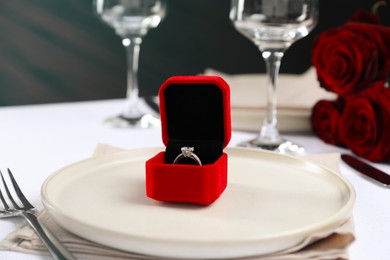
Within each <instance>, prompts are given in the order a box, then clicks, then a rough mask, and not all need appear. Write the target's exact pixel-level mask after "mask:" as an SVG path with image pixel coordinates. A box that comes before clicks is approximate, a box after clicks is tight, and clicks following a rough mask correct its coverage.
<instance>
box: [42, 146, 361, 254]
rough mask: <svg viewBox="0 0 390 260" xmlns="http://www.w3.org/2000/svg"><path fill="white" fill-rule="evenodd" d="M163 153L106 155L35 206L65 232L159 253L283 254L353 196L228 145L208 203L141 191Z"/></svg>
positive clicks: (298, 164) (334, 181)
mask: <svg viewBox="0 0 390 260" xmlns="http://www.w3.org/2000/svg"><path fill="white" fill-rule="evenodd" d="M160 150H161V149H155V148H147V149H138V150H130V151H125V152H119V153H114V154H111V155H104V156H101V157H96V158H92V159H88V160H84V161H81V162H78V163H75V164H73V165H70V166H68V167H65V168H63V169H61V170H59V171H57V172H55V173H54V174H53V175H51V176H50V177H49V178H48V179H47V180H46V181H45V183H44V184H43V187H42V199H43V203H44V205H45V207H46V209H47V210H48V212H49V213H50V214H51V215H52V217H53V218H54V219H55V220H56V221H57V223H58V224H59V225H61V226H63V227H64V228H66V229H68V230H69V231H71V232H73V233H75V234H77V235H79V236H81V237H84V238H86V239H89V240H92V241H95V242H97V243H101V244H104V245H108V246H111V247H114V248H118V249H122V250H126V251H132V252H137V253H143V254H151V255H155V256H160V257H178V258H179V257H184V258H214V259H216V258H237V257H244V256H253V255H264V254H268V253H273V252H277V251H280V250H283V249H287V248H289V247H291V246H294V245H296V244H298V243H299V242H301V241H302V240H303V239H305V238H306V237H308V236H309V235H310V234H312V233H313V232H318V231H326V230H330V229H333V228H335V227H337V226H339V225H340V224H342V223H343V222H345V221H346V220H347V219H348V218H349V217H350V215H351V212H352V208H353V204H354V201H355V193H354V190H353V188H352V187H351V185H350V184H349V183H348V182H347V181H345V179H343V178H342V177H341V176H339V175H337V174H336V173H333V172H332V171H330V170H328V169H326V168H322V167H319V166H317V165H315V164H312V163H309V162H307V161H305V160H302V159H299V158H295V157H289V156H284V155H280V154H276V153H271V152H265V151H258V150H249V149H241V148H229V149H226V152H227V153H228V155H229V179H228V186H227V188H226V190H225V192H224V193H223V194H222V196H221V197H220V198H219V199H218V200H217V201H216V202H214V203H213V204H212V205H210V206H196V205H185V204H172V203H162V202H157V201H154V200H152V199H149V198H148V197H146V195H145V170H144V169H145V161H146V160H147V159H148V158H150V157H151V156H153V155H154V154H156V153H157V152H159V151H160Z"/></svg>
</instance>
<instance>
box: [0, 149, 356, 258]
mask: <svg viewBox="0 0 390 260" xmlns="http://www.w3.org/2000/svg"><path fill="white" fill-rule="evenodd" d="M119 151H122V149H119V148H116V147H112V146H109V145H98V146H97V147H96V149H95V151H94V153H93V156H100V155H103V154H108V153H114V152H119ZM307 159H308V160H310V161H313V162H315V163H317V164H323V165H325V166H326V167H328V168H330V169H332V170H334V171H336V172H338V163H339V155H338V154H323V155H310V156H307ZM39 220H40V221H41V223H43V224H44V225H45V226H46V227H47V228H48V229H49V230H51V231H52V232H53V233H54V234H56V236H57V237H58V239H59V240H60V241H61V242H62V243H63V244H64V245H65V247H67V248H68V249H69V250H70V251H71V252H72V253H73V254H74V255H75V256H76V257H77V258H78V259H94V260H106V259H107V260H108V259H118V260H121V259H161V257H158V258H156V257H152V256H147V255H140V254H137V253H131V252H124V251H120V250H117V249H113V248H110V247H107V246H103V245H100V244H97V243H95V242H91V241H88V240H85V239H83V238H81V237H78V236H76V235H74V234H72V233H70V232H68V231H66V230H65V229H63V228H61V227H60V226H59V225H57V224H56V223H55V222H54V220H53V219H52V218H51V217H50V215H49V214H48V213H47V212H46V211H45V210H43V211H42V212H40V214H39ZM353 240H354V227H353V221H352V219H349V220H348V221H347V222H346V223H344V224H343V225H341V226H340V227H338V228H336V229H335V230H333V231H331V232H322V233H317V234H313V235H312V236H311V237H309V238H307V239H306V240H305V241H302V242H301V243H300V244H299V245H296V246H294V247H293V248H289V249H287V250H284V251H283V252H278V253H277V254H272V255H268V256H259V257H247V258H243V259H247V260H255V259H256V260H276V259H277V260H293V259H313V260H326V259H329V260H330V259H348V254H347V247H348V246H349V245H350V244H351V243H352V241H353ZM0 249H1V250H12V251H17V252H23V253H31V254H41V255H48V254H49V253H48V251H47V250H46V248H45V246H44V245H43V244H42V242H41V240H40V239H39V238H38V237H37V235H36V234H35V232H34V231H33V230H32V229H31V228H30V226H29V225H27V224H26V225H23V226H22V227H21V228H20V229H18V230H16V231H14V232H12V233H10V234H9V235H8V236H7V237H5V238H4V239H3V240H2V241H1V242H0Z"/></svg>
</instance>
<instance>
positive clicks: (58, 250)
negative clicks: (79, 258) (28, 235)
mask: <svg viewBox="0 0 390 260" xmlns="http://www.w3.org/2000/svg"><path fill="white" fill-rule="evenodd" d="M0 175H1V179H2V182H3V187H4V190H5V193H3V191H1V186H0V201H1V204H2V205H3V208H0V218H5V217H14V216H23V217H24V218H26V220H27V222H28V223H29V224H30V225H31V227H32V228H33V229H34V230H35V232H36V233H37V234H38V236H39V237H40V238H41V239H42V241H43V243H44V244H45V245H46V247H47V248H48V249H49V251H50V253H51V254H52V255H53V257H54V258H55V259H58V260H73V259H76V258H74V256H72V254H71V253H70V252H69V251H68V250H67V249H66V248H65V247H64V246H63V245H62V244H61V243H60V242H59V241H58V240H57V239H56V238H55V236H54V235H53V234H52V233H51V232H49V231H48V230H47V229H46V228H45V227H43V226H42V225H41V224H40V222H39V221H38V218H37V217H36V215H35V208H34V206H33V205H31V204H30V202H29V201H28V200H27V199H26V197H25V196H24V195H23V193H22V191H21V190H20V188H19V185H18V184H17V182H16V180H15V178H14V176H13V175H12V173H11V171H10V169H8V175H9V178H10V180H11V183H12V186H13V188H14V192H15V193H14V194H16V197H17V199H18V200H19V202H20V203H19V204H18V203H17V202H16V200H15V199H14V197H13V195H12V193H11V191H10V189H9V188H8V186H7V183H6V181H5V179H4V176H3V173H2V172H1V171H0ZM7 197H8V198H7ZM20 204H21V205H20Z"/></svg>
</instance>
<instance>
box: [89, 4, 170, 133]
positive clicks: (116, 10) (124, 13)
mask: <svg viewBox="0 0 390 260" xmlns="http://www.w3.org/2000/svg"><path fill="white" fill-rule="evenodd" d="M93 3H94V10H95V12H96V13H97V14H98V15H99V16H100V17H101V19H102V20H103V21H104V22H105V23H107V24H108V25H109V26H111V27H113V28H114V29H115V32H116V34H117V35H119V36H120V37H121V38H122V45H123V46H124V47H125V48H126V54H127V92H126V100H125V105H124V108H123V110H122V113H121V114H120V115H118V116H115V117H111V118H108V119H107V120H106V121H105V123H106V124H108V125H110V126H113V127H141V128H148V127H151V126H154V125H158V124H159V123H160V121H159V118H158V115H154V114H155V113H154V112H153V111H152V109H151V108H150V107H148V106H147V104H146V102H145V100H144V99H142V98H140V97H139V95H138V92H139V88H138V63H139V52H140V47H141V43H142V38H143V36H145V35H146V33H147V32H148V30H149V29H151V28H154V27H157V26H158V24H159V23H160V21H161V19H162V18H163V16H164V10H165V8H164V6H163V4H162V2H160V1H159V0H94V2H93Z"/></svg>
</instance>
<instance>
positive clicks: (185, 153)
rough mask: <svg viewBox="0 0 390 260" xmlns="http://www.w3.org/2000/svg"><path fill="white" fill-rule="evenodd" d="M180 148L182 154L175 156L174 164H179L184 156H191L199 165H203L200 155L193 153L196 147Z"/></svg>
mask: <svg viewBox="0 0 390 260" xmlns="http://www.w3.org/2000/svg"><path fill="white" fill-rule="evenodd" d="M180 150H181V154H179V155H178V156H177V157H176V158H175V160H174V161H173V163H174V164H177V163H178V162H179V161H180V160H181V159H183V158H190V159H192V160H193V161H195V162H196V164H197V165H199V166H202V162H201V161H200V159H199V157H198V156H197V155H196V154H194V153H193V151H194V147H188V146H184V147H182V148H181V149H180Z"/></svg>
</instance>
